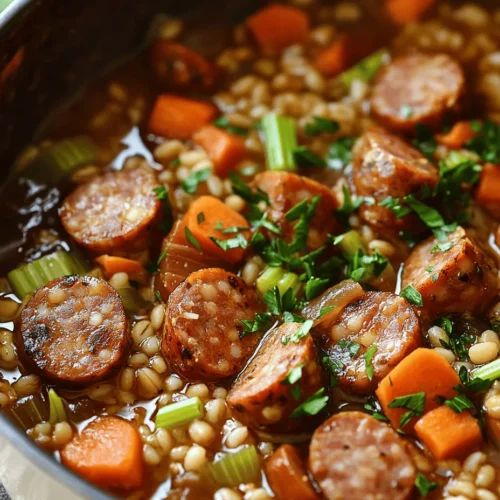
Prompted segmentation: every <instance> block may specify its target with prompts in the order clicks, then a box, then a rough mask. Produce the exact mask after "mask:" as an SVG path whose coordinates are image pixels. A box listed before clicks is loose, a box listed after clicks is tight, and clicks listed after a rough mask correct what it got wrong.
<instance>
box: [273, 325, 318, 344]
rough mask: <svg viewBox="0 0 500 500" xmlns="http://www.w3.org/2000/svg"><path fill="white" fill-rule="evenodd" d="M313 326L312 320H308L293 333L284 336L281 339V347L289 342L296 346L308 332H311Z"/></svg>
mask: <svg viewBox="0 0 500 500" xmlns="http://www.w3.org/2000/svg"><path fill="white" fill-rule="evenodd" d="M313 324H314V321H313V320H312V319H308V320H306V321H304V323H302V324H301V325H300V327H299V328H298V329H297V330H296V331H295V332H293V333H292V334H291V335H284V336H283V338H282V339H281V343H282V344H283V345H287V344H288V343H289V342H293V343H294V344H298V343H299V342H300V341H301V340H302V339H303V338H304V337H306V336H307V334H308V333H309V331H310V330H311V328H312V326H313Z"/></svg>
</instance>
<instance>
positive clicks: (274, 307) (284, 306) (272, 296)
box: [264, 286, 300, 315]
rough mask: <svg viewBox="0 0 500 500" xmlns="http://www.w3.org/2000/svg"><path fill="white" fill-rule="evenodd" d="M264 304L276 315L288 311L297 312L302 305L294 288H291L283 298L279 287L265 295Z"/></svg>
mask: <svg viewBox="0 0 500 500" xmlns="http://www.w3.org/2000/svg"><path fill="white" fill-rule="evenodd" d="M264 302H265V303H266V304H267V307H268V308H269V310H270V311H271V313H272V314H274V315H279V314H283V313H284V312H286V311H295V310H296V309H298V306H299V305H300V304H299V302H298V300H297V297H296V296H295V292H294V291H293V289H292V288H289V289H288V290H287V291H286V292H285V293H284V294H283V296H281V293H280V291H279V288H278V287H277V286H275V287H274V288H272V289H271V290H268V291H267V292H266V293H265V294H264Z"/></svg>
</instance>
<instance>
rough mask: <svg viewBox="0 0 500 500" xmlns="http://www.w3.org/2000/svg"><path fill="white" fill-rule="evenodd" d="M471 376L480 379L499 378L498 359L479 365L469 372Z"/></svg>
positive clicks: (499, 367) (499, 365)
mask: <svg viewBox="0 0 500 500" xmlns="http://www.w3.org/2000/svg"><path fill="white" fill-rule="evenodd" d="M471 377H472V378H480V379H481V380H496V379H498V378H500V359H495V361H492V362H491V363H488V364H486V365H483V366H481V367H480V368H477V369H475V370H474V371H473V372H471Z"/></svg>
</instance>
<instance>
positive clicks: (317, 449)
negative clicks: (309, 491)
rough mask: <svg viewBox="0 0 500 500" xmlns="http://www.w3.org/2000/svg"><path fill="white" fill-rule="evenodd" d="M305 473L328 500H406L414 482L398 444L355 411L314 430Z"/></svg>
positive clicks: (404, 451) (385, 430)
mask: <svg viewBox="0 0 500 500" xmlns="http://www.w3.org/2000/svg"><path fill="white" fill-rule="evenodd" d="M309 469H310V471H311V472H312V475H313V476H314V479H315V480H316V482H317V484H318V486H319V487H320V489H321V491H322V492H323V495H324V496H325V498H326V499H327V500H346V499H349V500H380V499H384V498H391V499H392V500H405V499H406V498H409V496H410V494H411V491H412V489H413V485H414V483H415V478H416V470H415V466H414V465H413V463H412V460H411V458H410V456H409V453H408V451H407V449H406V445H405V443H404V441H403V439H402V438H401V437H400V436H398V434H397V433H396V432H395V431H394V430H392V429H391V428H390V427H389V426H388V425H387V424H385V423H382V422H379V421H378V420H375V419H374V418H373V417H370V416H368V415H366V414H364V413H361V412H357V411H350V412H343V413H339V414H337V415H334V416H333V417H331V418H329V419H328V420H327V421H326V422H324V423H323V424H322V425H321V426H320V427H318V428H317V429H316V431H315V432H314V435H313V437H312V440H311V444H310V447H309Z"/></svg>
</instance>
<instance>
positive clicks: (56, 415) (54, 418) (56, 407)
mask: <svg viewBox="0 0 500 500" xmlns="http://www.w3.org/2000/svg"><path fill="white" fill-rule="evenodd" d="M49 406H50V417H49V422H50V423H51V424H52V425H55V424H57V422H65V421H66V420H68V417H67V416H66V410H65V409H64V403H63V401H62V399H61V398H60V397H59V396H58V395H57V393H56V391H54V389H50V390H49Z"/></svg>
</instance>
